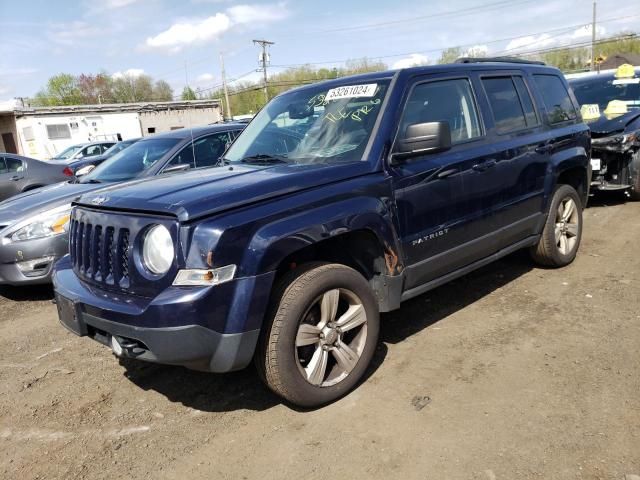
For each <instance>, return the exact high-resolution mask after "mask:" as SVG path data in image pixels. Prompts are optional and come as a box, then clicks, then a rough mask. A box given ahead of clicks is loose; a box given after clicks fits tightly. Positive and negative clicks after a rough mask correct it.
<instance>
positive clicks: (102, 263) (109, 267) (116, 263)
mask: <svg viewBox="0 0 640 480" xmlns="http://www.w3.org/2000/svg"><path fill="white" fill-rule="evenodd" d="M69 252H70V254H71V262H72V264H73V268H74V269H75V271H76V272H77V273H78V274H79V275H80V276H82V277H84V278H86V279H89V280H93V281H95V282H99V283H102V284H105V285H112V286H115V287H120V288H128V287H129V253H130V252H129V230H128V229H127V228H116V227H112V226H108V225H107V226H105V225H92V224H91V223H85V222H82V221H78V220H76V219H73V220H72V221H71V230H70V234H69Z"/></svg>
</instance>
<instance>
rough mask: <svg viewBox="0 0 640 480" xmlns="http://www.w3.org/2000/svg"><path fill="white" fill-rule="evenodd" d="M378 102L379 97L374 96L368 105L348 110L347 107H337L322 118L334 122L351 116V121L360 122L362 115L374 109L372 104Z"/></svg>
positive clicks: (377, 103)
mask: <svg viewBox="0 0 640 480" xmlns="http://www.w3.org/2000/svg"><path fill="white" fill-rule="evenodd" d="M379 104H380V99H379V98H376V99H375V100H370V101H369V105H363V106H361V107H358V108H356V109H352V110H349V109H346V108H345V107H342V108H340V109H338V110H337V111H336V112H330V113H327V114H326V115H325V116H324V120H329V121H330V122H332V123H336V122H339V121H341V120H344V119H346V118H351V120H353V121H356V122H361V121H362V115H369V114H370V113H371V112H372V111H373V110H374V106H375V105H379Z"/></svg>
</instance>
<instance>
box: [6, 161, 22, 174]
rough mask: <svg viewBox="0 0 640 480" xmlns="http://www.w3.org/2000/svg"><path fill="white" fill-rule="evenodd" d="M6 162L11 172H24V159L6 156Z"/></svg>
mask: <svg viewBox="0 0 640 480" xmlns="http://www.w3.org/2000/svg"><path fill="white" fill-rule="evenodd" d="M5 162H6V164H7V166H6V168H7V171H8V172H9V173H12V172H22V170H23V168H22V160H18V159H16V158H11V157H5Z"/></svg>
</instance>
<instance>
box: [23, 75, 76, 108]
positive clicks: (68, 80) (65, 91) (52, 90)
mask: <svg viewBox="0 0 640 480" xmlns="http://www.w3.org/2000/svg"><path fill="white" fill-rule="evenodd" d="M33 103H34V104H36V105H41V106H49V105H77V104H79V103H82V95H81V93H80V89H79V88H78V82H77V80H76V78H75V77H74V76H73V75H71V74H69V73H59V74H58V75H54V76H53V77H51V78H50V79H49V81H48V82H47V86H46V87H45V88H44V89H42V90H40V91H39V92H38V93H37V94H36V97H35V99H34V102H33Z"/></svg>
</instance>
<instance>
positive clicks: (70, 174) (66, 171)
mask: <svg viewBox="0 0 640 480" xmlns="http://www.w3.org/2000/svg"><path fill="white" fill-rule="evenodd" d="M62 173H63V174H64V176H65V177H73V176H74V173H73V170H71V169H70V168H69V167H64V170H62Z"/></svg>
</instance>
